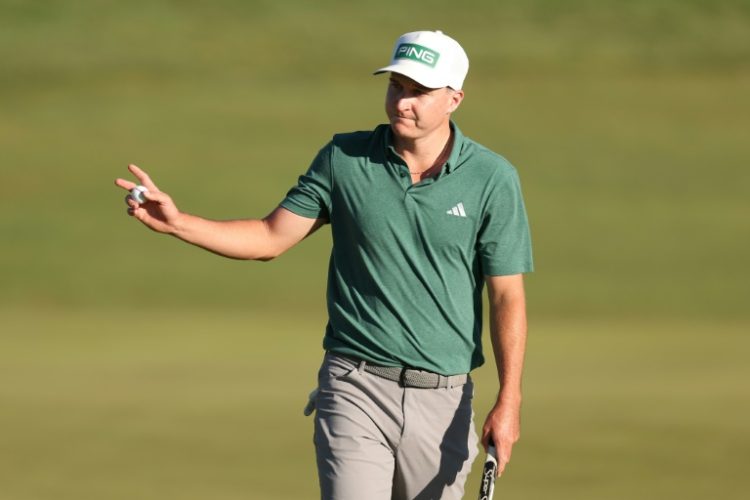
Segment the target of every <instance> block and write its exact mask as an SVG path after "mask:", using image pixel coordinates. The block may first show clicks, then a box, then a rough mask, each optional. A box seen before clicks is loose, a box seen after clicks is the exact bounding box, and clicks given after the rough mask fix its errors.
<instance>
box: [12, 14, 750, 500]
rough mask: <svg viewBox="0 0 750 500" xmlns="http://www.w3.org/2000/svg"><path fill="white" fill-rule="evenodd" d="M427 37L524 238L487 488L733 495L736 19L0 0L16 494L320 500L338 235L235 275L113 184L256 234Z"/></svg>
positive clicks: (741, 252)
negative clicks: (329, 293) (527, 230)
mask: <svg viewBox="0 0 750 500" xmlns="http://www.w3.org/2000/svg"><path fill="white" fill-rule="evenodd" d="M414 29H442V30H444V31H445V32H447V33H449V34H451V35H453V36H455V37H456V38H457V39H459V40H460V41H461V42H462V44H463V45H464V47H465V48H466V50H467V52H468V53H469V56H470V59H471V64H472V67H471V70H470V73H469V78H468V79H467V85H466V93H467V97H466V99H465V101H464V103H463V105H462V108H461V109H460V110H459V112H458V113H457V114H456V115H455V119H456V121H457V122H458V124H459V126H460V127H461V128H462V130H463V131H464V132H465V133H466V134H467V135H469V136H470V137H472V138H474V139H476V140H478V141H479V142H482V143H483V144H485V145H487V146H489V147H490V148H492V149H494V150H496V151H498V152H500V153H502V154H503V155H505V156H506V157H507V158H508V159H509V160H510V161H511V162H512V163H514V164H515V165H516V166H517V167H518V169H519V172H520V174H521V179H522V182H523V187H524V193H525V196H526V201H527V205H528V209H529V215H530V218H531V224H532V232H533V237H534V244H535V248H534V249H535V258H536V265H537V272H536V273H534V274H533V275H531V276H529V277H528V279H527V287H528V297H529V314H530V322H531V326H530V337H529V353H528V363H527V374H526V378H525V402H524V422H523V424H524V427H523V437H522V440H521V442H519V444H518V446H517V448H516V450H515V451H514V457H513V461H512V463H511V465H510V467H509V469H508V473H507V475H506V476H505V477H503V478H502V480H501V481H500V483H499V485H498V496H500V497H501V498H504V497H507V498H528V499H543V498H556V499H571V500H573V499H575V500H578V499H597V500H598V499H642V498H653V499H664V498H680V499H693V498H694V499H699V498H709V497H710V498H722V499H735V498H737V499H739V498H744V496H745V495H746V492H747V490H748V487H750V483H749V482H748V480H747V479H745V478H744V475H743V474H742V472H743V471H744V469H745V468H746V465H747V457H748V456H750V429H749V428H748V424H747V422H748V421H750V401H749V400H748V389H747V380H748V379H749V378H750V368H749V367H748V363H747V354H748V351H750V340H748V335H747V332H748V330H749V329H750V328H749V327H750V314H748V307H747V299H748V296H749V293H748V292H749V290H748V285H747V283H748V280H749V279H750V266H748V258H747V249H748V246H749V245H748V244H749V243H750V223H749V222H748V221H750V203H748V191H749V189H748V188H749V187H750V174H749V173H748V170H747V168H746V167H747V163H748V159H750V141H748V140H747V137H748V131H749V130H750V92H748V89H750V2H748V1H742V0H734V1H731V0H721V1H713V2H711V1H702V0H683V1H677V0H674V1H670V0H662V1H658V0H652V1H645V0H632V1H628V2H621V1H615V0H601V1H598V2H593V1H586V0H571V1H568V2H555V1H552V0H532V1H528V2H497V1H495V2H490V1H479V0H476V1H465V2H461V3H460V4H459V3H456V2H446V1H433V2H416V3H405V2H395V1H381V2H377V3H376V2H342V1H340V0H330V1H316V2H305V1H302V0H296V1H288V2H271V1H245V2H240V1H230V0H223V1H216V2H211V3H208V2H198V1H182V2H177V1H166V0H152V1H139V0H136V1H130V2H116V1H107V0H98V1H97V0H86V1H84V0H80V1H77V2H63V1H45V2H32V1H20V0H0V231H1V234H2V235H3V236H2V243H1V244H0V500H31V499H45V500H46V499H55V500H66V499H77V500H80V499H119V498H123V499H124V498H129V499H131V498H143V499H151V498H153V499H156V498H159V499H165V498H180V499H192V498H195V499H198V498H201V499H203V498H211V499H239V498H243V499H244V498H253V499H255V498H257V499H282V498H283V499H298V498H315V497H316V495H317V486H316V478H315V468H314V459H313V452H312V444H311V432H310V429H311V422H310V420H308V419H305V418H304V417H302V414H301V408H302V406H304V403H305V399H306V396H307V393H308V391H309V390H310V389H312V385H313V384H314V375H315V371H316V369H317V365H318V363H319V360H320V340H321V335H322V330H323V326H324V324H325V316H324V311H323V308H324V289H325V276H326V265H327V254H328V251H329V245H330V236H329V232H328V230H327V229H324V230H322V231H320V232H319V233H318V234H316V235H314V236H313V237H312V238H310V239H309V240H307V241H305V242H304V243H303V244H301V245H300V246H299V247H297V248H295V249H293V250H291V251H290V252H289V253H288V254H286V255H284V256H283V257H281V258H280V259H278V260H276V261H274V262H272V263H266V264H260V263H243V262H235V261H229V260H222V259H219V258H217V257H215V256H212V255H210V254H208V253H205V252H202V251H200V250H198V249H195V248H192V247H189V246H187V245H183V244H180V243H179V242H176V241H175V240H172V239H169V238H164V237H160V236H157V235H155V234H152V233H150V232H148V231H146V230H144V229H143V228H142V227H140V226H139V225H138V224H137V223H135V222H134V221H133V220H130V219H129V218H128V217H127V216H126V215H125V213H124V204H123V202H122V198H123V196H124V194H125V193H124V192H121V191H119V190H118V189H117V188H115V187H114V186H113V184H112V181H113V179H114V178H115V177H118V176H124V175H126V174H127V172H126V170H125V166H126V165H127V163H129V162H134V163H137V164H139V165H140V166H142V167H143V168H145V169H147V170H148V171H149V172H150V173H151V174H152V176H153V177H154V179H155V181H156V182H157V184H159V185H160V187H162V189H164V190H165V191H167V192H169V193H170V194H171V195H172V196H173V197H174V198H175V199H176V200H177V202H178V204H179V206H180V207H181V208H182V209H184V210H187V211H190V212H194V213H198V214H201V215H204V216H207V217H212V218H233V217H248V216H262V215H264V214H265V213H267V212H268V211H270V210H271V209H272V208H273V207H274V206H275V204H276V203H277V202H278V201H279V200H280V199H281V197H282V196H283V195H284V193H285V192H286V190H287V189H288V188H289V187H290V186H291V185H292V183H293V182H294V181H295V180H296V177H297V176H298V175H299V174H300V173H302V172H303V171H304V170H305V169H306V167H307V165H308V164H309V161H310V160H311V158H312V157H313V155H314V154H315V153H316V152H317V150H318V148H319V147H321V146H322V145H323V144H324V143H325V142H326V141H327V140H328V139H329V138H330V136H331V135H332V134H333V133H335V132H338V131H346V130H355V129H369V128H371V127H373V126H374V125H376V124H378V123H381V122H382V121H383V117H384V113H383V110H382V108H383V104H382V103H383V96H384V90H385V81H384V78H383V77H372V76H370V72H371V71H372V70H373V69H375V68H377V67H379V66H381V65H383V64H384V63H385V61H386V59H387V57H388V53H389V51H390V48H391V46H392V43H393V41H394V40H395V38H396V37H397V36H398V35H400V34H401V33H403V32H406V31H410V30H414ZM279 364H281V366H282V368H281V369H279ZM271 372H273V373H274V376H269V373H271ZM476 380H477V394H476V405H475V407H476V410H477V421H478V423H480V424H481V421H482V419H483V417H484V413H485V412H486V410H487V408H488V406H489V404H490V401H491V399H492V397H493V392H494V391H495V390H496V384H495V382H494V380H493V374H492V367H490V366H488V367H485V368H482V369H480V370H478V371H477V372H476ZM476 465H477V466H476V467H475V471H474V475H473V476H472V478H471V479H470V481H469V483H468V485H467V489H468V493H467V498H471V497H473V496H474V495H475V490H476V489H477V485H478V476H477V475H476V472H477V469H478V466H479V464H476Z"/></svg>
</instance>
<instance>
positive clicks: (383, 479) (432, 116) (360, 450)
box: [116, 31, 532, 500]
mask: <svg viewBox="0 0 750 500" xmlns="http://www.w3.org/2000/svg"><path fill="white" fill-rule="evenodd" d="M385 72H387V73H389V74H390V77H389V84H388V90H387V93H386V103H385V110H386V114H387V116H388V120H389V124H387V125H380V126H378V127H376V128H375V129H374V130H372V131H369V132H356V133H350V134H339V135H336V136H334V138H333V140H332V141H331V142H330V143H328V144H327V145H326V146H325V147H324V148H323V149H321V151H320V152H319V153H318V155H317V157H316V158H315V160H314V161H313V162H312V165H311V166H310V168H309V170H308V171H307V173H306V174H305V175H303V176H301V177H300V178H299V181H298V183H297V185H296V186H295V187H294V188H292V189H291V190H290V191H289V193H288V194H287V196H286V198H285V199H284V200H283V201H282V202H281V204H280V205H279V207H277V208H276V209H275V210H274V211H272V212H271V213H270V214H269V215H268V216H266V217H265V218H264V219H261V220H233V221H222V222H219V221H210V220H206V219H203V218H200V217H196V216H193V215H189V214H186V213H184V212H180V211H179V210H178V209H177V208H176V206H175V204H174V203H173V201H172V200H171V199H170V197H169V196H168V195H167V194H165V193H164V192H162V191H160V190H159V189H158V188H157V187H156V185H155V184H154V183H153V182H152V181H151V179H150V178H149V176H148V175H147V174H146V173H145V172H144V171H143V170H141V169H139V168H138V167H136V166H134V165H131V166H130V167H129V168H130V171H131V172H132V173H133V175H135V177H136V178H137V179H138V180H139V181H140V183H141V184H143V185H144V186H145V187H146V188H148V192H147V193H146V201H145V202H144V203H142V204H139V203H137V202H136V201H134V200H133V199H132V198H131V197H129V198H128V199H127V203H128V205H129V208H128V212H129V213H130V214H131V215H132V216H134V217H135V218H136V219H138V220H140V221H141V222H143V223H144V224H145V225H146V226H148V227H150V228H151V229H153V230H155V231H158V232H162V233H167V234H171V235H174V236H176V237H178V238H180V239H182V240H184V241H186V242H188V243H191V244H194V245H198V246H200V247H203V248H205V249H207V250H210V251H212V252H215V253H217V254H220V255H223V256H226V257H231V258H238V259H257V260H269V259H272V258H274V257H276V256H278V255H280V254H281V253H283V252H284V251H285V250H287V249H288V248H290V247H292V246H293V245H295V244H296V243H298V242H299V241H301V240H302V239H304V238H305V237H306V236H308V235H310V234H311V233H313V232H315V231H316V230H317V229H318V228H320V227H321V226H322V225H324V224H327V223H330V224H331V231H332V235H333V248H332V252H331V259H330V267H329V275H328V295H327V299H328V313H329V322H328V325H327V327H326V333H325V338H324V348H325V350H326V355H325V357H324V361H323V365H322V366H321V369H320V372H319V376H318V384H319V385H318V391H316V393H315V394H314V396H312V400H311V406H314V407H315V408H316V410H317V411H316V416H315V448H316V454H317V462H318V473H319V479H320V486H321V493H322V497H323V498H325V499H336V500H341V499H358V500H362V499H368V500H369V499H391V498H394V499H407V498H408V499H433V498H434V499H437V498H443V499H458V498H462V496H463V489H464V482H465V479H466V476H467V474H468V473H469V471H470V467H471V463H472V461H473V459H474V458H475V457H476V454H477V449H476V440H477V438H476V434H475V432H474V428H473V423H472V416H473V411H472V409H471V398H472V396H473V386H472V382H471V378H470V376H469V375H468V373H469V372H470V371H471V370H472V369H474V368H476V367H477V366H479V365H481V364H482V363H483V357H482V351H481V331H482V298H481V293H482V289H483V286H484V284H485V283H486V284H487V288H488V294H489V304H490V331H491V340H492V346H493V351H494V356H495V361H496V365H497V371H498V377H499V382H500V391H499V394H498V398H497V402H496V404H495V405H494V406H493V408H492V409H491V410H490V412H489V415H488V416H487V419H486V422H485V424H484V427H483V429H482V444H483V445H484V446H485V448H486V447H487V445H488V443H489V442H490V440H491V441H493V442H494V443H495V445H496V447H497V449H498V455H499V457H498V462H499V471H500V472H501V473H502V471H503V470H504V469H505V466H506V464H507V463H508V460H509V459H510V455H511V450H512V447H513V444H514V443H515V442H516V440H517V439H518V437H519V427H520V423H519V422H520V405H521V372H522V368H523V357H524V349H525V340H526V313H525V299H524V290H523V273H525V272H530V271H531V270H532V258H531V245H530V238H529V232H528V224H527V219H526V213H525V209H524V204H523V199H522V196H521V191H520V187H519V183H518V178H517V175H516V171H515V169H514V168H513V167H512V166H511V165H510V164H509V163H507V161H505V160H504V159H503V158H502V157H500V156H498V155H496V154H495V153H492V152H491V151H489V150H488V149H486V148H484V147H482V146H480V145H478V144H477V143H475V142H473V141H471V140H470V139H468V138H466V137H464V136H463V134H462V133H461V131H460V130H459V128H458V127H457V126H456V125H455V123H453V122H452V121H451V119H450V117H451V114H452V113H453V112H454V111H455V110H456V109H457V108H458V107H459V105H460V104H461V102H462V100H463V98H464V92H463V90H462V88H463V81H464V78H465V77H466V74H467V72H468V58H467V56H466V54H465V52H464V50H463V49H462V48H461V46H460V45H459V44H458V42H456V41H455V40H453V39H452V38H450V37H448V36H446V35H444V34H442V33H441V32H439V31H437V32H430V31H420V32H413V33H407V34H405V35H403V36H402V37H400V38H399V39H398V40H397V42H396V45H395V48H394V51H393V54H392V58H391V63H390V64H389V65H388V66H386V67H384V68H381V69H380V70H378V71H377V72H376V74H377V73H385ZM116 183H117V185H118V186H120V187H122V188H125V189H132V188H133V187H134V186H135V184H134V183H133V182H130V181H127V180H123V179H118V180H117V181H116Z"/></svg>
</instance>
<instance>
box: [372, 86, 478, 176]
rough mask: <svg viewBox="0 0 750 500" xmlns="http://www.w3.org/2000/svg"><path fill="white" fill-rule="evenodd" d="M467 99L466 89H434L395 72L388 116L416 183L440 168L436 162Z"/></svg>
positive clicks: (387, 102) (388, 96) (388, 95)
mask: <svg viewBox="0 0 750 500" xmlns="http://www.w3.org/2000/svg"><path fill="white" fill-rule="evenodd" d="M463 98H464V93H463V91H462V90H453V89H451V88H449V87H443V88H439V89H430V88H427V87H425V86H423V85H420V84H419V83H417V82H415V81H414V80H412V79H411V78H408V77H406V76H404V75H400V74H398V73H391V77H390V79H389V81H388V90H387V92H386V95H385V113H386V115H387V116H388V121H389V122H390V124H391V130H393V135H394V138H395V141H394V142H395V144H394V148H395V150H396V152H397V153H398V154H399V155H400V156H401V157H402V158H403V159H404V161H406V164H407V165H409V171H410V172H412V182H418V181H420V180H421V179H422V178H424V177H426V176H427V175H431V174H433V173H434V169H436V168H438V169H439V167H440V165H435V160H436V159H437V158H438V156H440V153H441V152H442V151H443V149H444V148H445V145H446V143H447V142H448V140H449V139H450V136H451V131H450V116H451V113H453V112H454V111H456V109H458V106H459V105H460V104H461V102H462V101H463ZM414 172H418V173H417V174H414ZM425 174H426V175H425Z"/></svg>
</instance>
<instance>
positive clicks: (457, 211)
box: [445, 203, 466, 217]
mask: <svg viewBox="0 0 750 500" xmlns="http://www.w3.org/2000/svg"><path fill="white" fill-rule="evenodd" d="M445 213H447V214H448V215H455V216H457V217H466V211H465V210H464V204H463V203H459V204H458V205H456V206H455V207H453V208H451V209H450V210H448V211H447V212H445Z"/></svg>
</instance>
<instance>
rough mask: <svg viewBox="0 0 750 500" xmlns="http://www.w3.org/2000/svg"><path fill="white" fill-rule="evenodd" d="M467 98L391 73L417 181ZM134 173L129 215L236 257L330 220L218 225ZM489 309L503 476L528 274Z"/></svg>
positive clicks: (495, 431) (390, 99) (500, 286)
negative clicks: (137, 190)
mask: <svg viewBox="0 0 750 500" xmlns="http://www.w3.org/2000/svg"><path fill="white" fill-rule="evenodd" d="M463 98H464V93H463V91H461V90H453V89H450V88H448V87H445V88H439V89H430V88H427V87H424V86H422V85H420V84H419V83H417V82H415V81H414V80H412V79H410V78H408V77H406V76H404V75H400V74H398V73H391V77H390V79H389V83H388V90H387V92H386V99H385V111H386V115H387V116H388V120H389V122H390V125H391V129H392V130H393V133H394V138H395V144H394V147H395V149H396V152H397V153H398V154H399V155H400V156H401V157H402V158H403V159H404V160H405V161H406V163H407V165H408V166H409V170H410V171H411V172H416V173H412V182H415V183H416V182H419V181H420V180H422V179H424V178H426V177H428V176H430V175H432V174H433V173H435V170H436V169H439V168H440V165H439V164H436V163H435V162H436V159H438V157H439V156H440V154H441V152H443V150H444V149H445V147H446V144H447V143H448V141H449V140H450V139H451V131H450V116H451V113H453V112H454V111H455V110H456V109H458V106H459V105H460V104H461V102H462V101H463ZM128 170H129V171H130V173H131V174H132V175H133V176H134V177H135V178H136V179H137V180H138V183H135V182H132V181H130V180H127V179H117V180H116V181H115V184H116V185H117V186H119V187H121V188H122V189H125V190H127V191H130V190H131V189H132V188H134V187H135V186H136V185H137V184H142V185H143V186H145V187H146V188H148V192H146V193H144V196H145V198H146V201H145V202H144V203H140V204H139V203H137V202H136V201H135V200H133V199H132V198H131V197H130V196H127V197H126V203H127V205H128V214H129V215H131V216H132V217H134V218H135V219H137V220H138V221H140V222H141V223H143V224H144V225H145V226H146V227H148V228H149V229H151V230H153V231H156V232H158V233H162V234H169V235H172V236H174V237H176V238H179V239H181V240H183V241H185V242H187V243H190V244H192V245H196V246H198V247H201V248H204V249H206V250H208V251H210V252H213V253H215V254H218V255H221V256H224V257H229V258H232V259H243V260H262V261H267V260H271V259H273V258H275V257H277V256H279V255H281V254H282V253H284V252H285V251H286V250H288V249H289V248H291V247H293V246H294V245H296V244H297V243H299V242H300V241H302V240H303V239H305V238H306V237H307V236H309V235H311V234H312V233H314V232H315V231H317V230H318V229H319V228H320V227H321V226H322V225H324V224H325V223H326V222H327V221H326V220H324V219H309V218H305V217H301V216H299V215H296V214H294V213H292V212H290V211H288V210H286V209H284V208H281V207H277V208H276V209H275V210H273V211H272V212H271V213H270V214H268V215H267V216H266V217H264V218H263V219H239V220H228V221H214V220H209V219H205V218H202V217H198V216H195V215H191V214H188V213H185V212H182V211H180V210H179V209H178V208H177V206H176V205H175V203H174V201H173V200H172V198H171V197H170V196H169V195H168V194H167V193H165V192H163V191H161V190H160V189H159V188H158V186H157V185H156V184H155V183H154V182H153V180H152V179H151V177H150V176H149V175H148V174H147V173H146V172H145V171H143V170H142V169H141V168H139V167H137V166H136V165H132V164H131V165H129V166H128ZM485 280H486V283H487V290H488V295H489V303H490V335H491V341H492V348H493V352H494V357H495V363H496V366H497V373H498V380H499V383H500V391H499V393H498V397H497V401H496V403H495V405H494V406H493V407H492V409H491V410H490V412H489V414H488V416H487V418H486V420H485V423H484V426H483V429H482V444H483V445H484V447H485V449H486V448H487V445H488V442H489V440H490V439H492V440H493V442H494V443H495V446H496V448H497V450H498V475H499V474H502V473H503V471H504V470H505V468H506V465H507V463H508V461H509V460H510V456H511V452H512V449H513V445H514V444H515V443H516V441H518V439H519V436H520V410H521V374H522V372H523V359H524V352H525V346H526V305H525V296H524V289H523V275H520V274H518V275H513V276H486V277H485Z"/></svg>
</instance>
